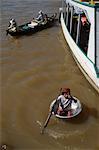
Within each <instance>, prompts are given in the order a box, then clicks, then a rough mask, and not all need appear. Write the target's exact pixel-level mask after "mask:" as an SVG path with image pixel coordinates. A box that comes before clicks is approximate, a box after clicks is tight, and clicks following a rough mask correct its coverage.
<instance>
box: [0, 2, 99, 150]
mask: <svg viewBox="0 0 99 150" xmlns="http://www.w3.org/2000/svg"><path fill="white" fill-rule="evenodd" d="M60 6H61V1H60V0H37V1H36V0H17V1H13V0H5V1H2V3H1V6H0V7H1V18H0V20H1V25H0V31H1V35H0V41H1V42H0V44H1V46H0V72H1V73H0V75H1V79H0V80H1V82H0V91H1V92H0V95H1V96H0V104H1V106H0V111H1V113H0V115H1V117H0V118H1V119H0V125H1V133H0V139H1V140H0V141H1V144H6V145H7V149H11V150H13V149H15V150H98V149H99V95H98V93H97V92H96V91H95V90H94V89H93V87H92V86H91V85H90V84H89V83H88V81H87V80H86V79H85V77H84V76H83V74H82V73H81V72H80V70H79V68H78V66H77V65H76V63H75V61H74V59H73V57H72V55H71V52H70V49H69V47H68V45H67V43H66V41H65V40H64V37H63V34H62V30H61V27H60V25H59V23H58V22H57V23H56V24H55V25H54V26H53V27H52V28H49V29H46V30H43V31H41V32H38V33H36V34H35V35H31V36H23V37H20V38H13V37H11V36H6V32H5V30H6V28H7V26H8V21H9V19H10V18H15V19H16V21H17V22H18V24H21V23H23V22H27V21H30V20H31V18H32V17H33V16H36V14H37V12H38V11H39V10H43V11H44V12H46V13H47V12H48V13H49V14H51V13H54V12H57V13H58V9H59V7H60ZM64 86H66V87H70V88H71V91H72V95H74V96H76V97H77V98H79V99H80V100H81V102H82V103H83V111H82V113H81V114H80V115H79V116H78V117H76V118H74V119H71V120H65V121H63V120H59V119H56V118H55V117H52V118H51V120H50V122H49V124H48V126H47V128H46V130H45V134H44V135H41V134H40V131H41V126H42V125H43V123H44V121H45V119H46V117H47V114H48V110H49V105H50V103H51V101H52V100H53V99H55V98H56V97H57V95H58V93H59V89H60V88H61V87H64Z"/></svg>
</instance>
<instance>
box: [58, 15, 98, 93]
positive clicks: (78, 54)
mask: <svg viewBox="0 0 99 150" xmlns="http://www.w3.org/2000/svg"><path fill="white" fill-rule="evenodd" d="M60 21H61V26H62V30H63V34H64V37H65V39H66V41H67V43H68V45H69V47H70V49H71V51H72V53H73V57H74V58H75V60H76V62H77V64H78V66H79V68H80V69H81V71H82V72H83V73H84V75H85V77H86V78H87V79H88V81H89V82H90V83H91V84H92V86H93V87H94V88H95V89H96V90H97V91H98V93H99V78H97V74H96V71H95V67H94V64H93V63H92V62H91V61H90V59H88V57H86V55H85V54H84V53H83V52H82V51H81V49H80V48H79V47H78V46H77V44H76V43H75V41H74V40H73V38H72V37H71V35H70V33H69V32H68V30H67V27H66V25H65V22H64V18H63V13H61V19H60Z"/></svg>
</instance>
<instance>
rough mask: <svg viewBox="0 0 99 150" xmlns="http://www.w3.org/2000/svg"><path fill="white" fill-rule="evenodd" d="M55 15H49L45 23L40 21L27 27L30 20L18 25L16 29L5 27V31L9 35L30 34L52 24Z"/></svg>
mask: <svg viewBox="0 0 99 150" xmlns="http://www.w3.org/2000/svg"><path fill="white" fill-rule="evenodd" d="M56 15H57V14H54V15H53V16H51V17H49V19H48V21H47V23H40V24H39V23H38V25H37V26H34V27H29V26H28V25H29V24H30V23H31V22H28V23H26V24H23V25H20V26H18V27H17V30H16V31H13V30H11V29H7V30H6V32H7V34H10V35H11V36H21V35H30V34H33V33H36V32H38V31H41V30H44V29H47V28H49V27H51V26H53V24H54V22H55V21H56Z"/></svg>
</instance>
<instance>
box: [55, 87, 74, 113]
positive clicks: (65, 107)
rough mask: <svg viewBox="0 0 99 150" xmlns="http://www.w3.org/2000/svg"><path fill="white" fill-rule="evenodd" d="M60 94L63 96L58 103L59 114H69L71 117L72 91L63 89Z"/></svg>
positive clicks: (59, 97) (60, 96)
mask: <svg viewBox="0 0 99 150" xmlns="http://www.w3.org/2000/svg"><path fill="white" fill-rule="evenodd" d="M60 93H61V94H60V95H59V96H58V98H57V101H58V102H59V107H58V110H57V114H59V115H62V114H64V113H65V114H66V113H68V115H70V110H71V103H72V99H73V98H72V96H71V94H70V89H69V88H61V90H60Z"/></svg>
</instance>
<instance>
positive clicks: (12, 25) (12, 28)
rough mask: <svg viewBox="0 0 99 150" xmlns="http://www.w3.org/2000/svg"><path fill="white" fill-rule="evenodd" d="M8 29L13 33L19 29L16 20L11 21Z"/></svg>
mask: <svg viewBox="0 0 99 150" xmlns="http://www.w3.org/2000/svg"><path fill="white" fill-rule="evenodd" d="M8 29H11V30H13V31H14V30H16V29H17V23H16V21H15V19H11V20H10V21H9V26H8Z"/></svg>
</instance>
